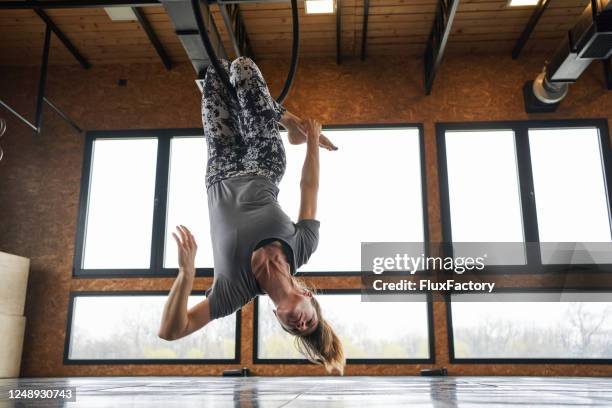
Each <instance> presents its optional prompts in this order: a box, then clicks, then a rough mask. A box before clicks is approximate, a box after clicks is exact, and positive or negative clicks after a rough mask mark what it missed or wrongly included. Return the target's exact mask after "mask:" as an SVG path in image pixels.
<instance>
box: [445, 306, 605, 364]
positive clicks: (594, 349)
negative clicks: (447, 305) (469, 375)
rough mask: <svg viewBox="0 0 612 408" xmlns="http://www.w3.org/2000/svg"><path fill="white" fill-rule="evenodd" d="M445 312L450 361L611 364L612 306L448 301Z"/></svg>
mask: <svg viewBox="0 0 612 408" xmlns="http://www.w3.org/2000/svg"><path fill="white" fill-rule="evenodd" d="M585 296H588V294H586V295H585ZM453 298H455V296H453ZM451 310H452V323H453V339H454V349H455V357H456V358H550V359H555V358H605V359H610V358H612V344H611V343H610V338H611V336H612V318H611V317H610V316H611V314H612V302H589V301H584V302H583V301H572V302H531V301H527V302H519V301H508V302H488V301H487V302H472V301H453V303H452V308H451Z"/></svg>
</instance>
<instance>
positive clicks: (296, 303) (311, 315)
mask: <svg viewBox="0 0 612 408" xmlns="http://www.w3.org/2000/svg"><path fill="white" fill-rule="evenodd" d="M274 314H275V315H276V317H277V318H278V321H279V323H280V324H281V326H282V327H283V329H285V330H286V331H288V332H289V333H291V334H294V335H300V336H304V335H307V334H310V333H312V332H313V331H314V330H315V329H316V327H317V325H318V324H319V318H318V316H317V311H316V310H315V308H314V306H313V305H312V293H311V292H309V291H307V290H304V291H303V292H302V293H300V294H297V295H295V296H291V297H290V298H288V299H287V300H286V301H285V302H283V304H282V305H279V307H278V308H277V309H276V310H275V311H274Z"/></svg>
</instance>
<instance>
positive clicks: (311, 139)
mask: <svg viewBox="0 0 612 408" xmlns="http://www.w3.org/2000/svg"><path fill="white" fill-rule="evenodd" d="M304 131H305V132H306V135H307V141H306V158H305V159H304V166H303V167H302V179H301V180H300V191H301V198H300V214H299V216H298V221H301V220H304V219H307V220H312V219H315V218H316V216H317V196H318V193H319V143H320V140H319V138H320V136H321V124H320V123H319V122H317V121H316V120H313V119H308V120H307V121H305V122H304Z"/></svg>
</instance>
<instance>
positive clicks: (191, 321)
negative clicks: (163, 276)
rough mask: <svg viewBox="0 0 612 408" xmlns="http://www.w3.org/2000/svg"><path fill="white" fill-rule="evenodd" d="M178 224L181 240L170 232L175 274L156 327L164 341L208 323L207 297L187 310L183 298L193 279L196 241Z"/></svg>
mask: <svg viewBox="0 0 612 408" xmlns="http://www.w3.org/2000/svg"><path fill="white" fill-rule="evenodd" d="M181 227H182V228H179V227H177V229H178V230H179V233H180V234H181V238H182V239H181V240H179V239H178V237H177V236H176V235H175V234H174V233H173V234H172V235H173V236H174V239H175V240H176V242H177V245H178V249H179V273H178V276H177V278H176V280H175V281H174V284H173V285H172V289H171V290H170V294H169V295H168V300H167V301H166V305H165V306H164V311H163V315H162V321H161V325H160V328H159V333H158V335H159V337H161V338H162V339H165V340H176V339H179V338H181V337H185V336H187V335H188V334H190V333H193V332H194V331H196V330H198V329H199V328H201V327H203V326H204V325H206V324H207V323H208V322H210V308H209V305H208V299H206V300H204V301H202V302H200V303H199V304H198V305H196V306H194V307H193V308H191V310H189V311H188V310H187V299H188V297H189V294H190V293H191V289H192V287H193V280H194V278H195V254H196V251H197V244H196V242H195V239H194V237H193V235H191V232H189V230H188V229H187V228H186V227H183V226H181Z"/></svg>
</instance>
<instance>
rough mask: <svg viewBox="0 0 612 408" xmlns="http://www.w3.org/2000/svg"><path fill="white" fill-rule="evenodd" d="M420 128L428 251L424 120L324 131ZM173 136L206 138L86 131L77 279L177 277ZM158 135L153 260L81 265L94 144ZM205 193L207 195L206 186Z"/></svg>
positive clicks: (202, 272) (189, 133) (208, 272)
mask: <svg viewBox="0 0 612 408" xmlns="http://www.w3.org/2000/svg"><path fill="white" fill-rule="evenodd" d="M393 128H395V129H402V128H410V129H417V131H418V132H419V145H420V146H419V147H420V149H419V150H420V151H419V155H420V161H421V163H420V169H421V195H422V197H421V198H422V211H423V215H422V216H423V241H424V245H425V248H426V251H427V246H428V245H427V244H428V242H429V224H428V212H427V177H426V164H425V138H424V131H423V124H422V123H388V124H353V125H350V124H346V125H339V124H334V125H326V126H324V127H323V131H325V130H352V129H355V130H367V129H371V130H376V129H393ZM173 137H204V136H203V131H202V128H182V129H181V128H179V129H134V130H96V131H89V132H87V133H86V134H85V144H84V154H83V157H84V159H83V170H82V175H81V190H80V199H79V209H78V218H77V230H76V240H75V252H74V258H73V268H72V276H73V277H74V278H153V277H173V276H176V274H177V272H178V268H166V267H164V249H165V241H164V237H165V231H166V218H167V217H166V215H167V214H166V213H167V201H168V182H169V166H170V154H171V152H170V146H171V140H172V138H173ZM132 138H157V140H158V150H157V167H156V175H155V197H154V208H153V225H152V235H151V261H150V267H149V268H138V269H130V268H116V269H85V268H83V267H82V262H83V254H84V250H85V248H84V243H85V233H86V228H87V209H88V206H89V188H90V183H91V164H92V159H93V145H94V141H95V140H96V139H132ZM202 189H203V191H202V193H203V194H205V191H204V186H203V187H202ZM361 273H362V272H361V271H360V270H359V271H312V272H303V271H298V272H297V274H296V275H297V276H312V277H315V276H360V275H361ZM196 276H197V277H212V276H214V271H213V268H210V267H206V268H196Z"/></svg>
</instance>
